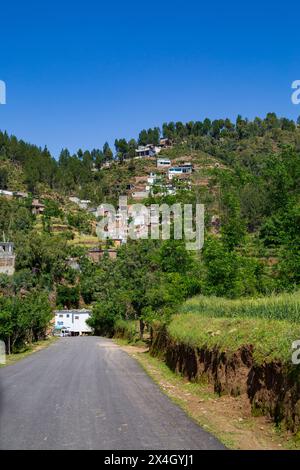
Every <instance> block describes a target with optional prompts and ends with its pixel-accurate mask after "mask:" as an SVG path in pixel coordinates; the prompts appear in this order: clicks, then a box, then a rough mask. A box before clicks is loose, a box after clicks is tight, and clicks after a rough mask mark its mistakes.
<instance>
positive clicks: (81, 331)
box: [54, 309, 93, 336]
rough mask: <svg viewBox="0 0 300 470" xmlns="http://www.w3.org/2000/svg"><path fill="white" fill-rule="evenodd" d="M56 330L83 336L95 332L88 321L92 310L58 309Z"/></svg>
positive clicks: (56, 312)
mask: <svg viewBox="0 0 300 470" xmlns="http://www.w3.org/2000/svg"><path fill="white" fill-rule="evenodd" d="M54 315H55V330H61V331H63V332H68V334H70V335H72V336H82V335H86V334H91V333H93V329H92V328H91V327H90V326H89V325H88V324H87V323H86V321H87V320H88V319H89V318H90V316H91V310H85V309H82V310H56V311H55V312H54Z"/></svg>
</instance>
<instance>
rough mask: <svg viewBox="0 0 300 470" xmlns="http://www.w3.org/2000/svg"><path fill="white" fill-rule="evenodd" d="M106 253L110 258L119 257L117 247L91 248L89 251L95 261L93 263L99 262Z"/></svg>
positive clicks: (90, 256)
mask: <svg viewBox="0 0 300 470" xmlns="http://www.w3.org/2000/svg"><path fill="white" fill-rule="evenodd" d="M105 255H107V256H108V257H109V258H110V259H115V258H116V257H117V250H116V249H115V248H106V249H102V248H91V249H90V250H89V251H88V257H89V258H90V259H91V260H92V261H93V263H99V261H100V260H101V259H102V258H103V257H104V256H105Z"/></svg>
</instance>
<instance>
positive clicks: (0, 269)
mask: <svg viewBox="0 0 300 470" xmlns="http://www.w3.org/2000/svg"><path fill="white" fill-rule="evenodd" d="M15 260H16V257H15V255H14V244H13V243H11V242H0V273H1V274H7V275H8V276H12V275H13V274H14V272H15Z"/></svg>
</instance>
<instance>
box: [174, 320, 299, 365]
mask: <svg viewBox="0 0 300 470" xmlns="http://www.w3.org/2000/svg"><path fill="white" fill-rule="evenodd" d="M168 332H169V334H170V336H171V338H173V339H174V340H175V341H177V342H181V343H184V344H186V345H189V346H191V347H199V348H207V349H210V350H211V349H213V348H218V349H219V350H220V351H225V352H227V353H229V354H231V353H233V352H235V351H237V350H238V349H239V348H240V347H242V346H246V345H252V346H253V348H254V352H253V358H254V361H255V362H256V363H257V364H261V363H263V362H264V361H266V362H271V361H274V360H275V361H276V360H278V361H283V362H284V363H288V362H291V354H292V342H293V341H295V340H297V339H300V324H294V323H290V322H287V321H278V320H269V319H267V318H245V317H243V318H237V317H235V318H225V317H223V318H212V317H208V316H202V315H198V314H192V313H189V314H185V315H182V314H181V315H175V316H174V317H173V318H172V321H171V323H170V324H169V326H168Z"/></svg>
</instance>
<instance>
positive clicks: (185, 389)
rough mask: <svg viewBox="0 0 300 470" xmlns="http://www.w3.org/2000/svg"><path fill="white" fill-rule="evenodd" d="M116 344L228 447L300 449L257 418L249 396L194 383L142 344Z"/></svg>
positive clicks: (285, 436) (283, 434) (284, 435)
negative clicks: (234, 394) (220, 391)
mask: <svg viewBox="0 0 300 470" xmlns="http://www.w3.org/2000/svg"><path fill="white" fill-rule="evenodd" d="M115 341H116V343H117V344H118V345H119V346H121V347H122V349H123V350H124V351H126V352H127V353H128V354H129V355H130V356H132V357H134V358H135V359H136V360H137V361H138V362H139V363H140V364H141V366H142V367H143V369H144V370H145V371H146V372H147V373H148V375H149V376H150V377H151V378H152V379H153V380H154V381H155V382H156V383H157V384H158V385H159V386H160V388H161V389H162V390H163V391H164V392H165V393H166V394H167V395H168V396H169V397H170V398H171V400H173V401H174V402H175V403H177V404H178V405H179V406H180V407H181V408H182V409H183V410H184V411H185V412H186V413H187V414H188V415H189V416H190V417H191V418H193V419H194V420H195V421H196V422H197V423H198V424H199V425H201V426H202V427H203V428H204V429H205V430H206V431H208V432H210V433H212V434H213V435H215V436H216V437H217V438H218V439H219V440H220V441H221V442H222V443H223V444H224V445H226V447H228V448H230V449H243V450H267V449H270V450H280V449H297V448H298V449H299V447H300V444H299V440H298V441H297V440H296V439H295V437H294V436H292V435H291V434H290V433H286V432H284V431H283V430H281V429H280V428H276V427H275V426H274V424H273V423H272V422H271V421H270V420H268V419H267V418H265V417H263V416H259V417H254V416H253V415H252V414H251V408H250V403H249V400H248V398H247V397H246V396H245V395H241V396H238V397H231V396H228V395H223V396H219V395H217V394H215V393H214V391H213V389H212V387H211V386H210V385H209V384H206V383H202V384H199V383H197V384H196V383H192V382H189V381H188V380H186V379H185V378H183V377H181V376H179V375H177V374H175V373H174V372H172V371H171V370H170V369H169V368H168V367H167V366H166V364H165V363H164V362H163V361H162V360H160V359H158V358H154V357H152V356H150V354H149V352H148V349H147V348H146V347H143V346H141V345H139V346H136V345H135V346H132V345H130V344H129V343H128V342H127V341H125V340H120V339H117V340H115Z"/></svg>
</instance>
